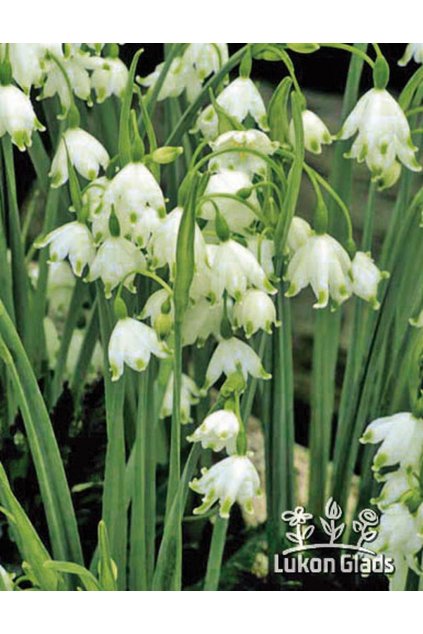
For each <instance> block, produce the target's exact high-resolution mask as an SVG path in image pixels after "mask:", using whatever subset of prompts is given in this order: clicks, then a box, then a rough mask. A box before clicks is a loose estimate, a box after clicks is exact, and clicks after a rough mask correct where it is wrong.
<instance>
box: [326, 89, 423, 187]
mask: <svg viewBox="0 0 423 634" xmlns="http://www.w3.org/2000/svg"><path fill="white" fill-rule="evenodd" d="M356 132H358V136H357V138H356V140H355V141H354V143H353V146H352V148H351V151H350V153H349V155H348V156H349V157H350V158H356V159H357V160H358V161H359V162H361V161H364V160H365V161H366V163H367V166H368V168H369V169H370V171H371V172H372V174H373V176H374V178H376V179H377V178H383V177H384V174H385V173H386V172H389V170H390V169H391V168H392V166H393V165H394V163H395V160H396V158H398V160H399V161H400V162H401V163H403V164H404V165H405V166H406V167H408V168H409V169H410V170H413V171H415V172H419V171H420V170H421V166H420V165H419V163H418V162H417V160H416V157H415V152H416V150H417V148H415V147H414V145H413V142H412V140H411V135H410V127H409V125H408V121H407V117H406V116H405V114H404V112H403V111H402V109H401V107H400V106H399V104H398V103H397V102H396V101H395V99H394V98H393V97H392V96H391V95H390V94H389V92H388V91H387V90H385V89H380V88H372V89H371V90H369V91H368V92H366V94H365V95H363V97H361V99H360V100H359V101H358V103H357V105H356V106H355V108H354V109H353V111H352V112H351V113H350V115H349V116H348V117H347V119H346V121H345V123H344V125H343V126H342V130H341V132H340V133H339V135H338V136H339V138H341V139H349V138H350V137H352V136H353V135H354V134H355V133H356Z"/></svg>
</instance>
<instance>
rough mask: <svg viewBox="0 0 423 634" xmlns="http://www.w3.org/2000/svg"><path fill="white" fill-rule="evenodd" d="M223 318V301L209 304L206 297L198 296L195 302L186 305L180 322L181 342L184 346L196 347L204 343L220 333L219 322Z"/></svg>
mask: <svg viewBox="0 0 423 634" xmlns="http://www.w3.org/2000/svg"><path fill="white" fill-rule="evenodd" d="M222 318H223V302H215V303H214V304H211V303H210V302H209V301H208V300H207V299H206V298H204V297H203V298H200V299H198V301H196V302H195V304H192V305H191V306H188V308H187V310H186V311H185V314H184V320H183V322H182V343H183V345H184V346H192V345H193V344H194V343H196V344H197V346H198V347H201V346H203V345H204V343H205V342H206V341H207V339H208V338H209V337H210V336H211V335H213V336H214V337H215V338H218V337H219V335H220V324H221V322H222Z"/></svg>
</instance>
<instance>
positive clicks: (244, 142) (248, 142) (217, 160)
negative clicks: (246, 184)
mask: <svg viewBox="0 0 423 634" xmlns="http://www.w3.org/2000/svg"><path fill="white" fill-rule="evenodd" d="M210 146H211V148H212V150H213V152H219V151H220V150H233V151H228V152H225V153H224V154H220V155H219V156H215V157H213V158H212V159H210V162H209V168H210V170H211V171H215V172H218V171H220V170H222V169H230V170H240V171H242V172H245V173H246V174H248V176H249V177H250V178H253V176H254V175H255V174H260V175H262V176H265V175H266V172H267V165H266V161H265V160H264V159H262V158H261V157H260V156H257V155H255V154H251V153H249V152H248V150H255V151H256V152H260V153H261V154H264V155H265V156H271V155H272V154H274V152H276V150H277V149H278V147H279V143H277V142H276V141H271V140H270V139H269V137H268V136H267V135H266V134H264V132H261V131H260V130H234V131H229V132H224V133H223V134H221V135H220V136H219V137H217V139H216V141H213V142H211V143H210ZM245 150H247V151H245Z"/></svg>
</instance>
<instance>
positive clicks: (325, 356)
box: [309, 44, 367, 514]
mask: <svg viewBox="0 0 423 634" xmlns="http://www.w3.org/2000/svg"><path fill="white" fill-rule="evenodd" d="M356 46H357V48H359V49H360V50H362V51H363V52H365V51H366V48H367V45H365V44H357V45H356ZM362 68H363V59H362V58H360V57H358V56H355V55H354V56H352V58H351V61H350V67H349V71H348V79H347V84H346V88H345V94H344V103H343V108H342V120H344V118H345V117H346V116H347V115H348V114H349V112H350V111H351V110H352V108H353V106H354V105H355V104H356V102H357V96H358V90H359V85H360V78H361V73H362ZM347 145H348V142H345V141H344V142H343V141H340V142H339V141H338V143H337V145H336V147H335V156H334V160H333V169H332V174H331V178H330V182H331V185H332V186H333V188H334V189H335V191H336V192H337V193H338V194H339V196H340V197H341V198H342V200H343V201H344V202H345V203H347V204H348V202H349V200H350V197H351V186H352V162H351V161H347V160H346V159H344V158H343V154H344V152H345V151H346V148H347ZM328 210H329V220H330V227H331V230H330V232H331V233H334V234H335V235H337V236H339V235H343V234H342V231H345V229H344V227H343V225H341V224H340V221H339V214H338V213H336V210H335V201H333V200H332V199H330V200H329V201H328ZM340 326H341V311H340V310H338V311H337V312H336V313H331V312H330V311H329V309H325V310H319V311H318V312H317V314H316V317H315V328H314V345H313V370H312V387H311V408H312V412H311V424H310V441H309V442H310V490H309V508H310V512H312V513H314V514H319V513H321V511H322V510H323V506H324V503H325V497H326V489H327V476H328V464H329V458H330V445H331V436H332V419H333V411H334V402H335V371H336V365H337V357H338V345H339V333H340Z"/></svg>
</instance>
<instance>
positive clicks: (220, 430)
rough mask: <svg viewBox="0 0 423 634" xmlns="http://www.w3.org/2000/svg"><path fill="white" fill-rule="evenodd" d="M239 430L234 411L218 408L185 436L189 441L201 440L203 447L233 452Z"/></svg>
mask: <svg viewBox="0 0 423 634" xmlns="http://www.w3.org/2000/svg"><path fill="white" fill-rule="evenodd" d="M238 432H239V420H238V418H237V416H236V415H235V414H234V412H231V411H230V410H226V409H219V410H217V411H216V412H213V413H212V414H209V415H208V416H206V418H205V419H204V420H203V422H202V423H201V425H200V426H199V427H197V429H196V430H195V431H194V432H193V433H192V434H191V435H190V436H187V440H188V441H189V442H201V445H202V447H203V449H212V450H213V451H222V449H226V451H227V453H228V454H233V453H235V449H236V438H237V436H238Z"/></svg>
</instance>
